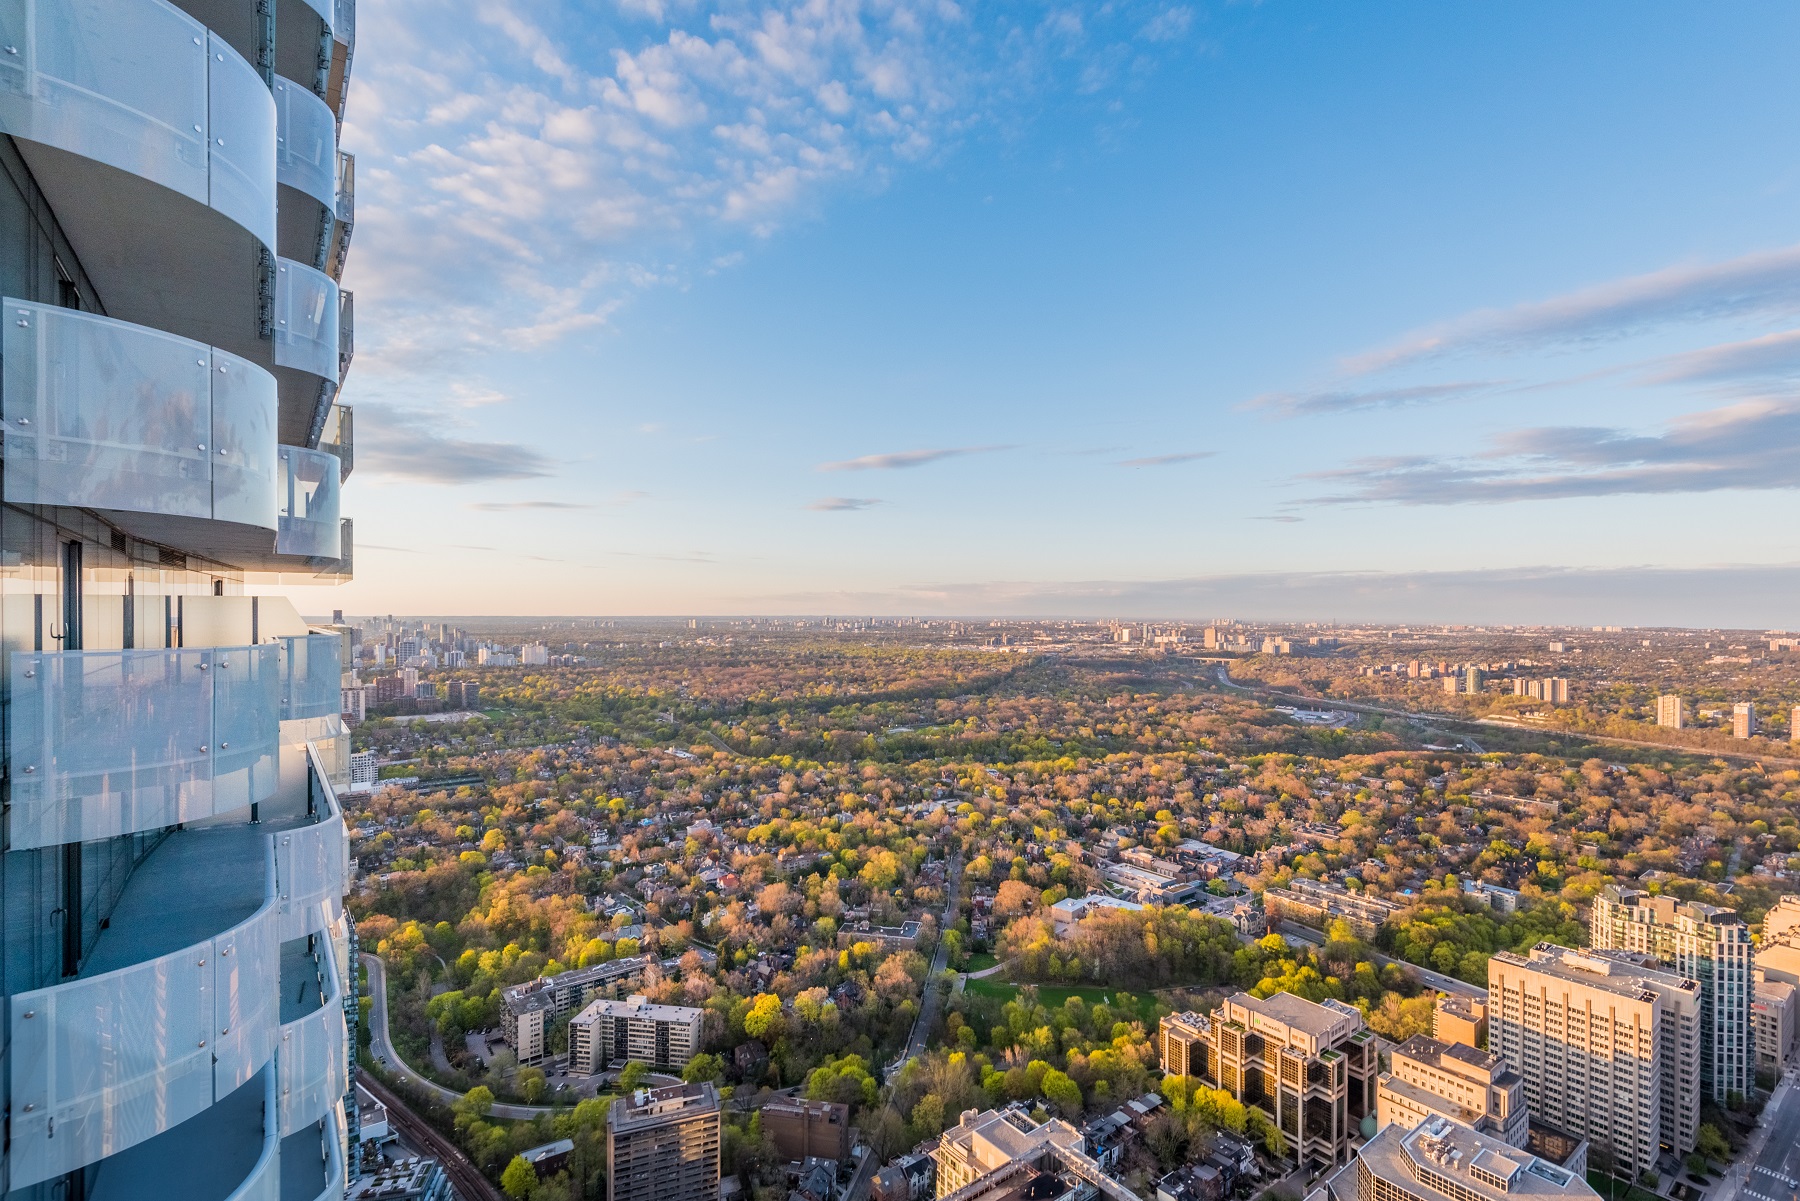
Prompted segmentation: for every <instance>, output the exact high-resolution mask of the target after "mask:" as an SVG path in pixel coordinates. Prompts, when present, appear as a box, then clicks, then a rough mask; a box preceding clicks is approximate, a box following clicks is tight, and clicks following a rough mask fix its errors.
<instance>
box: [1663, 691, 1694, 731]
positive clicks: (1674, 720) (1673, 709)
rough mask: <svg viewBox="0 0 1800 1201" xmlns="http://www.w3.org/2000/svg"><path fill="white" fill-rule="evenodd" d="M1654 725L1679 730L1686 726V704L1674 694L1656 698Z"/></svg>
mask: <svg viewBox="0 0 1800 1201" xmlns="http://www.w3.org/2000/svg"><path fill="white" fill-rule="evenodd" d="M1656 724H1657V725H1659V726H1662V727H1663V728H1664V729H1669V730H1679V729H1682V728H1683V727H1685V726H1686V725H1687V702H1686V701H1684V700H1682V698H1681V697H1679V696H1676V695H1675V694H1674V693H1665V694H1663V695H1662V696H1659V697H1657V698H1656Z"/></svg>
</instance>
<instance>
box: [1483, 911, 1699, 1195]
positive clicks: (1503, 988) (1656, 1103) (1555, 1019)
mask: <svg viewBox="0 0 1800 1201" xmlns="http://www.w3.org/2000/svg"><path fill="white" fill-rule="evenodd" d="M1640 959H1641V957H1633V956H1622V955H1618V954H1600V953H1589V952H1582V951H1572V950H1570V949H1568V948H1567V947H1558V946H1552V945H1550V944H1549V943H1539V944H1538V945H1537V946H1535V947H1533V948H1532V950H1531V954H1530V956H1529V957H1526V956H1522V955H1515V954H1513V953H1512V952H1510V951H1503V952H1501V953H1499V954H1497V955H1495V956H1494V957H1493V958H1492V959H1490V960H1489V961H1488V1046H1489V1048H1490V1049H1491V1050H1492V1051H1493V1052H1494V1053H1495V1054H1496V1055H1498V1056H1500V1058H1501V1059H1503V1060H1504V1061H1505V1062H1506V1064H1507V1065H1508V1066H1509V1067H1511V1068H1512V1069H1513V1070H1515V1071H1516V1072H1518V1073H1519V1075H1520V1076H1522V1077H1524V1080H1525V1099H1526V1105H1527V1107H1528V1108H1529V1109H1530V1112H1531V1116H1532V1119H1533V1120H1534V1121H1537V1120H1542V1121H1545V1122H1548V1123H1551V1124H1552V1125H1554V1126H1557V1127H1559V1128H1561V1129H1563V1130H1566V1131H1569V1132H1571V1133H1572V1134H1574V1135H1576V1136H1578V1137H1580V1138H1584V1139H1587V1140H1588V1141H1589V1142H1590V1143H1592V1145H1593V1149H1594V1155H1595V1157H1596V1159H1597V1160H1598V1161H1599V1162H1598V1164H1597V1166H1600V1167H1604V1168H1608V1169H1610V1170H1611V1171H1612V1172H1613V1173H1614V1174H1617V1175H1623V1176H1625V1177H1631V1176H1635V1175H1637V1173H1639V1172H1640V1171H1643V1170H1644V1169H1645V1168H1648V1167H1650V1166H1651V1165H1652V1164H1654V1163H1655V1162H1656V1159H1657V1156H1658V1155H1659V1154H1660V1153H1661V1151H1662V1149H1663V1148H1665V1147H1666V1148H1667V1149H1669V1150H1671V1151H1674V1152H1676V1153H1677V1154H1682V1153H1685V1152H1687V1151H1689V1150H1691V1149H1692V1148H1693V1146H1694V1140H1695V1138H1696V1136H1697V1135H1698V1132H1699V1126H1700V1089H1699V1083H1700V1080H1699V1077H1700V1071H1699V1037H1698V1035H1699V1024H1700V986H1699V984H1698V983H1697V982H1696V981H1694V980H1692V979H1690V978H1687V977H1684V976H1680V975H1677V974H1676V973H1674V972H1670V971H1666V970H1663V969H1660V968H1656V967H1652V966H1649V965H1647V964H1645V963H1643V962H1641V961H1640Z"/></svg>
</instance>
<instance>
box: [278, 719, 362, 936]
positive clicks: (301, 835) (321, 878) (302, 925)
mask: <svg viewBox="0 0 1800 1201" xmlns="http://www.w3.org/2000/svg"><path fill="white" fill-rule="evenodd" d="M307 766H308V771H309V773H310V774H311V777H312V778H311V780H310V781H309V782H308V787H309V788H310V789H311V790H312V794H313V797H314V803H315V806H316V813H317V816H318V820H317V821H314V822H313V823H312V824H310V825H301V826H297V827H295V828H294V829H291V830H283V831H281V832H280V833H277V834H272V835H270V837H271V838H272V839H273V845H274V847H275V886H276V890H277V892H278V893H279V898H278V899H279V905H278V909H279V913H280V916H279V918H278V925H279V928H280V931H281V937H282V938H283V939H284V940H285V939H292V938H301V937H303V936H305V935H308V934H317V933H319V932H321V931H324V930H328V929H329V928H330V926H331V923H332V922H333V921H335V920H336V918H335V916H334V915H332V914H331V913H330V912H329V910H330V909H331V908H332V907H334V905H335V903H336V902H338V901H339V900H340V899H341V898H342V897H343V895H344V891H345V889H346V888H347V887H348V886H349V882H350V835H349V831H348V830H347V829H346V828H345V826H344V811H343V809H341V808H340V807H339V806H338V799H337V791H336V790H335V789H334V788H333V787H332V786H331V781H330V780H329V779H328V778H327V776H326V774H325V772H324V770H323V766H322V764H321V763H320V762H319V757H318V755H317V753H316V752H313V751H311V749H310V748H309V754H308V764H307ZM322 905H323V906H325V907H326V911H325V912H324V913H323V914H322V913H321V910H320V906H322Z"/></svg>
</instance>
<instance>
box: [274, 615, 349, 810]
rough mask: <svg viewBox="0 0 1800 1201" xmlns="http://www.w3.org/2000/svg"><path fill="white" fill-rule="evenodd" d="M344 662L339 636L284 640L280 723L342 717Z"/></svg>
mask: <svg viewBox="0 0 1800 1201" xmlns="http://www.w3.org/2000/svg"><path fill="white" fill-rule="evenodd" d="M343 658H344V640H343V638H342V636H340V635H338V634H308V635H307V636H305V637H297V636H296V637H289V638H283V639H282V640H281V674H282V690H281V720H283V721H294V720H297V719H300V718H308V717H336V716H337V715H338V714H339V713H342V712H343V701H344V696H343V688H342V684H343V679H344V667H343ZM320 774H321V775H323V774H324V773H323V772H321V773H320Z"/></svg>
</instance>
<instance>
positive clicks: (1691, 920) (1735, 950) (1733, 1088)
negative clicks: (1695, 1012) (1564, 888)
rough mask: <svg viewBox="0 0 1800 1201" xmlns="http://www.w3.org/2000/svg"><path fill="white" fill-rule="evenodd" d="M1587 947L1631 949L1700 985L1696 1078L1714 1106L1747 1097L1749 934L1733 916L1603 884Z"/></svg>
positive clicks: (1749, 1073) (1750, 1054)
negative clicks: (1698, 1075) (1698, 1071)
mask: <svg viewBox="0 0 1800 1201" xmlns="http://www.w3.org/2000/svg"><path fill="white" fill-rule="evenodd" d="M1588 942H1589V944H1590V945H1591V946H1593V948H1594V949H1595V950H1599V951H1635V952H1638V953H1639V954H1643V955H1651V956H1654V957H1656V958H1657V959H1658V960H1660V961H1661V962H1662V963H1663V964H1664V965H1665V966H1667V967H1669V968H1671V969H1672V970H1674V971H1676V972H1678V973H1680V974H1681V975H1683V976H1687V977H1690V978H1692V979H1694V980H1698V981H1699V982H1700V1079H1701V1086H1702V1088H1703V1089H1704V1090H1705V1095H1706V1096H1707V1097H1708V1098H1709V1099H1711V1100H1712V1101H1713V1102H1714V1103H1715V1104H1718V1105H1721V1106H1723V1105H1726V1104H1728V1103H1730V1101H1731V1099H1732V1095H1733V1094H1736V1095H1737V1096H1739V1097H1747V1096H1749V1095H1750V1085H1751V1082H1752V1077H1753V1075H1754V1062H1753V1061H1754V1057H1755V1056H1754V1048H1753V1046H1752V1040H1751V1034H1750V992H1751V990H1750V972H1751V967H1752V963H1751V955H1752V949H1753V948H1752V947H1751V944H1750V931H1749V930H1748V929H1747V928H1746V927H1745V925H1744V923H1743V922H1742V921H1740V920H1739V919H1738V915H1737V912H1736V911H1735V910H1731V909H1721V908H1718V907H1717V906H1713V905H1702V904H1699V903H1698V902H1682V901H1680V900H1677V899H1676V898H1674V897H1664V896H1652V895H1650V894H1649V893H1647V892H1640V891H1638V890H1636V889H1631V888H1621V887H1620V886H1619V885H1616V884H1608V885H1606V886H1605V887H1603V888H1601V890H1600V892H1599V894H1598V895H1597V896H1596V897H1595V898H1594V908H1593V912H1592V914H1591V916H1590V918H1589V928H1588Z"/></svg>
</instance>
